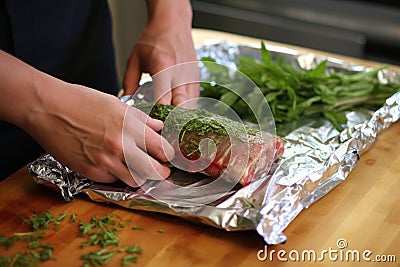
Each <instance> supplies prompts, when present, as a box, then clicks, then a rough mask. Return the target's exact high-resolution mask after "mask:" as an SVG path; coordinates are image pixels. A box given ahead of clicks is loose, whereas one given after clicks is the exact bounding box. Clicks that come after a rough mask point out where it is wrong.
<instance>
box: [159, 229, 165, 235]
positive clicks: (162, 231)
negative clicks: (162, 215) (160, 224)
mask: <svg viewBox="0 0 400 267" xmlns="http://www.w3.org/2000/svg"><path fill="white" fill-rule="evenodd" d="M157 232H159V233H160V234H162V233H164V232H165V231H164V229H158V230H157Z"/></svg>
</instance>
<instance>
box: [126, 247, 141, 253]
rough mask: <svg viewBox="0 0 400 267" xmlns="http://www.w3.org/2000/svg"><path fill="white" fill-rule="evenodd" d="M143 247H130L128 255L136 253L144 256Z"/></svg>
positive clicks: (127, 250)
mask: <svg viewBox="0 0 400 267" xmlns="http://www.w3.org/2000/svg"><path fill="white" fill-rule="evenodd" d="M142 251H143V250H142V247H140V246H138V245H134V246H129V247H128V248H127V249H126V252H127V253H136V254H142Z"/></svg>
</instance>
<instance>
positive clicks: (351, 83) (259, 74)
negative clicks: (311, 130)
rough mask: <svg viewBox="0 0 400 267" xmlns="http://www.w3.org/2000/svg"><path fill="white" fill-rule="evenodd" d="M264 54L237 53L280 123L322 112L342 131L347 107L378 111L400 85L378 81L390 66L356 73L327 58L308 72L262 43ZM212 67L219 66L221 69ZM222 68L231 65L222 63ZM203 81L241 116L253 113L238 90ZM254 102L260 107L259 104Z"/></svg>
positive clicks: (205, 91)
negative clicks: (333, 68) (334, 66)
mask: <svg viewBox="0 0 400 267" xmlns="http://www.w3.org/2000/svg"><path fill="white" fill-rule="evenodd" d="M261 59H262V60H257V59H255V58H252V57H248V56H242V57H238V58H237V60H238V61H237V66H238V70H239V71H240V72H242V73H244V74H245V75H247V76H248V77H249V78H250V79H251V80H252V81H253V82H254V83H255V84H256V85H257V86H258V87H259V88H260V90H261V91H262V93H263V95H264V97H265V99H266V101H267V102H268V104H269V106H270V108H271V111H272V114H273V115H274V119H275V122H276V124H277V125H278V124H284V123H290V122H293V121H295V120H298V119H299V118H301V117H304V116H315V115H318V116H323V117H325V118H326V119H328V120H329V121H330V122H331V123H332V124H333V125H334V126H335V127H336V129H337V130H339V131H341V130H343V125H345V124H346V122H347V118H346V115H345V112H346V111H350V110H354V109H355V108H357V107H362V108H365V109H369V110H375V109H377V108H379V107H381V106H382V105H383V104H384V103H385V100H386V99H387V98H388V97H390V96H391V95H393V94H394V93H396V92H397V91H399V90H400V84H399V83H387V84H382V83H380V82H379V81H378V79H377V73H378V72H379V71H381V70H382V69H385V68H386V66H380V67H378V68H375V69H373V70H370V71H366V72H357V73H342V72H328V70H327V68H326V63H327V62H326V61H323V62H321V63H320V64H319V65H318V66H316V67H315V68H314V69H311V70H308V71H307V70H304V69H301V68H299V67H295V66H292V65H290V64H288V63H285V62H284V60H283V58H280V59H278V60H273V58H272V56H271V53H270V52H269V51H268V50H267V49H266V47H265V44H264V42H261ZM202 60H203V61H204V62H205V63H206V62H207V61H214V62H215V60H214V59H212V58H209V57H208V58H203V59H202ZM205 65H206V66H207V64H205ZM210 71H216V68H215V67H214V69H213V70H210ZM217 71H219V72H221V71H228V70H227V69H224V68H218V69H217ZM225 76H226V77H228V75H225ZM219 77H221V75H219ZM231 78H232V77H231ZM233 80H234V78H233ZM201 85H202V91H201V95H202V96H207V97H213V98H216V99H219V100H221V101H222V102H224V103H226V104H227V105H229V106H230V107H232V108H233V109H234V110H235V112H237V114H238V115H239V116H240V117H242V118H249V115H248V113H249V112H251V110H250V109H249V107H248V106H247V105H246V104H245V103H244V102H243V101H241V99H240V98H238V97H237V96H236V95H235V93H233V92H232V91H230V90H227V89H226V88H224V87H222V86H219V85H218V84H217V85H213V84H210V83H202V84H201ZM249 104H250V105H252V106H255V104H256V103H249ZM250 118H251V117H250ZM253 122H255V123H257V122H256V121H253Z"/></svg>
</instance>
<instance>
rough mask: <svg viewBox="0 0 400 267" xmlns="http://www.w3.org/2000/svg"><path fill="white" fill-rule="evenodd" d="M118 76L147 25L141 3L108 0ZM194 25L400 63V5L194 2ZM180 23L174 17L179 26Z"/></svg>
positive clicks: (302, 0) (357, 0)
mask: <svg viewBox="0 0 400 267" xmlns="http://www.w3.org/2000/svg"><path fill="white" fill-rule="evenodd" d="M109 2H110V7H111V10H112V14H113V17H114V39H115V47H116V53H117V65H118V69H119V73H120V76H121V75H122V74H121V71H123V70H124V69H125V63H126V58H127V57H128V56H129V53H130V51H131V49H132V46H133V44H134V42H135V41H136V39H137V37H138V35H139V33H140V30H141V29H142V27H143V25H144V24H145V21H146V12H145V11H146V4H145V0H140V1H137V0H136V1H132V0H109ZM191 2H192V7H193V27H195V28H204V29H213V30H220V31H225V32H230V33H236V34H242V35H246V36H251V37H256V38H260V40H261V39H267V40H272V41H277V42H282V43H287V44H293V45H299V46H303V47H309V48H313V49H318V50H322V51H327V52H333V53H337V54H342V55H346V56H353V57H358V58H363V59H368V60H375V61H379V62H383V63H390V64H396V65H400V1H393V0H390V1H387V0H192V1H191ZM178 22H179V19H178V18H177V23H178Z"/></svg>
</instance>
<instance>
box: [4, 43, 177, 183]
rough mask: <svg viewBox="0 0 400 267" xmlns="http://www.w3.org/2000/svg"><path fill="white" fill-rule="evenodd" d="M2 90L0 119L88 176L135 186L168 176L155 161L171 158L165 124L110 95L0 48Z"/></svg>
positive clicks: (162, 167)
mask: <svg viewBox="0 0 400 267" xmlns="http://www.w3.org/2000/svg"><path fill="white" fill-rule="evenodd" d="M0 91H1V93H2V97H1V98H0V119H2V120H5V121H8V122H10V123H13V124H15V125H17V126H19V127H21V128H22V129H24V130H25V131H26V132H28V133H29V134H30V135H31V136H32V137H33V138H35V139H36V141H38V142H39V143H40V144H41V145H42V146H43V148H44V149H45V150H46V151H47V152H48V153H50V154H51V155H52V156H54V158H55V159H57V160H58V161H60V162H61V163H62V164H63V165H65V166H67V167H69V168H70V169H72V170H74V171H76V172H78V173H80V174H82V175H83V176H86V177H87V178H89V179H91V180H94V181H98V182H105V183H108V182H114V181H116V180H117V179H121V180H122V181H123V182H125V183H126V184H128V185H131V186H137V185H138V184H141V183H143V181H144V179H163V178H166V177H168V176H169V174H170V170H169V168H168V167H166V166H163V165H162V164H160V163H159V162H158V161H157V160H160V161H168V160H170V159H172V157H173V156H174V150H173V148H172V147H171V146H170V145H169V144H168V142H167V141H166V140H165V139H164V138H162V137H161V136H160V135H158V134H157V133H156V132H157V131H159V130H161V128H162V126H163V123H162V122H161V121H158V120H153V119H151V118H150V117H148V116H147V115H146V114H144V113H143V112H141V111H139V110H137V109H134V108H132V107H128V106H127V105H126V104H125V103H123V102H121V101H120V100H119V99H118V98H116V97H114V96H112V95H108V94H104V93H101V92H99V91H96V90H94V89H90V88H87V87H84V86H80V85H74V84H70V83H66V82H63V81H61V80H59V79H56V78H54V77H51V76H49V75H47V74H45V73H43V72H40V71H38V70H36V69H34V68H32V67H31V66H29V65H27V64H25V63H23V62H22V61H20V60H18V59H16V58H15V57H12V56H11V55H9V54H7V53H5V52H2V51H1V50H0ZM21 99H23V103H21ZM145 151H148V153H149V154H147V153H146V152H145ZM156 159H157V160H156ZM130 170H131V171H130Z"/></svg>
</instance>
